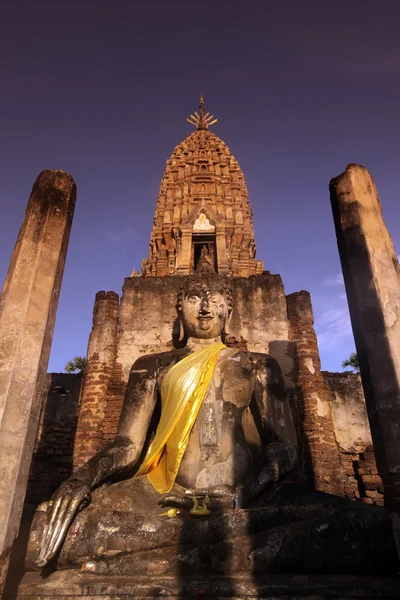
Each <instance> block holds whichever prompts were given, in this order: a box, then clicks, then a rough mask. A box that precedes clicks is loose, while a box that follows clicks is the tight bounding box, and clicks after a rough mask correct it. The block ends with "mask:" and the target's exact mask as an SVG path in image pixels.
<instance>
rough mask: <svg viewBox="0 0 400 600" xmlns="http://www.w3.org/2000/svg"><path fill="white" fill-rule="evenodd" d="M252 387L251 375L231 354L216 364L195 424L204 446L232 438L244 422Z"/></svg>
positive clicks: (201, 445) (200, 441)
mask: <svg viewBox="0 0 400 600" xmlns="http://www.w3.org/2000/svg"><path fill="white" fill-rule="evenodd" d="M253 387H254V383H253V377H252V374H251V373H250V372H249V370H247V369H244V368H243V367H241V366H240V360H235V357H232V358H230V359H228V360H221V361H220V362H219V363H218V364H217V366H216V368H215V371H214V374H213V377H212V379H211V382H210V385H209V386H208V389H207V392H206V394H205V397H204V400H203V402H202V405H201V408H200V410H199V413H198V416H197V419H196V423H195V427H194V433H195V436H196V438H198V441H199V443H200V447H201V448H205V447H215V446H218V445H219V444H220V443H221V440H223V439H224V438H227V437H232V435H233V434H234V432H235V430H236V429H237V427H238V425H239V426H240V425H241V418H242V413H243V410H244V409H245V408H246V407H247V406H248V405H249V403H250V400H251V397H252V393H253Z"/></svg>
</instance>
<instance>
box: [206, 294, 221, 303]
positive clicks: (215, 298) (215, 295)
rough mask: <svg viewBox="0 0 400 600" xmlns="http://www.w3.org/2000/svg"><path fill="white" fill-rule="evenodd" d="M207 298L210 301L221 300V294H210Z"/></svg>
mask: <svg viewBox="0 0 400 600" xmlns="http://www.w3.org/2000/svg"><path fill="white" fill-rule="evenodd" d="M208 298H209V300H211V302H219V301H220V300H221V294H217V293H216V294H210V295H209V297H208Z"/></svg>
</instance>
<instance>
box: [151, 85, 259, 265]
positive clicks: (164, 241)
mask: <svg viewBox="0 0 400 600" xmlns="http://www.w3.org/2000/svg"><path fill="white" fill-rule="evenodd" d="M188 121H189V122H190V123H192V124H194V125H196V131H194V132H193V133H192V134H190V135H189V136H188V137H187V138H186V139H185V140H184V141H183V142H182V143H181V144H179V145H178V146H176V148H175V150H174V151H173V153H172V155H171V157H170V159H169V160H168V161H167V166H166V169H165V171H164V175H163V177H162V180H161V186H160V191H159V194H158V199H157V206H156V210H155V214H154V223H153V228H152V232H151V237H150V250H149V258H148V259H147V260H144V261H143V263H142V273H143V275H148V276H164V275H189V274H190V273H192V272H193V271H194V270H195V269H196V265H197V264H198V261H199V259H200V257H201V255H202V254H203V256H204V254H206V256H207V260H209V261H211V262H212V263H213V265H214V268H215V270H216V271H218V272H219V273H225V274H231V275H238V276H241V277H248V276H249V275H257V274H260V273H262V271H263V268H264V267H263V263H262V261H261V260H256V259H255V254H256V246H255V241H254V230H253V222H252V212H251V209H250V204H249V199H248V192H247V187H246V182H245V179H244V176H243V173H242V171H241V169H240V167H239V164H238V162H237V160H236V159H235V157H234V156H233V154H232V153H231V151H230V150H229V148H228V146H227V145H226V144H225V143H224V142H223V141H222V140H220V139H219V138H218V137H217V136H216V135H215V134H214V133H211V132H210V131H208V125H209V124H212V123H215V122H216V119H213V117H212V115H210V114H209V113H204V102H203V97H202V96H201V97H200V107H199V113H197V112H196V113H195V114H194V115H191V118H190V119H188Z"/></svg>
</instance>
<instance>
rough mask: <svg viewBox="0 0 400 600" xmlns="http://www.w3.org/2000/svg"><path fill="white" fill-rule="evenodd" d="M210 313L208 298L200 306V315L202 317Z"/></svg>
mask: <svg viewBox="0 0 400 600" xmlns="http://www.w3.org/2000/svg"><path fill="white" fill-rule="evenodd" d="M209 312H210V307H209V306H208V298H203V299H202V301H201V304H200V313H201V314H202V315H206V314H208V313H209Z"/></svg>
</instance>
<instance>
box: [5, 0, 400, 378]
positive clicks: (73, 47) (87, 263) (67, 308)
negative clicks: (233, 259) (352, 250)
mask: <svg viewBox="0 0 400 600" xmlns="http://www.w3.org/2000/svg"><path fill="white" fill-rule="evenodd" d="M399 22H400V3H399V2H398V0H385V2H382V3H379V2H377V1H376V0H336V1H335V2H321V0H318V1H316V0H303V1H302V2H298V1H296V0H291V1H287V0H286V1H285V0H280V1H279V2H272V1H266V0H265V1H264V2H263V1H260V0H256V1H254V0H246V1H245V0H241V1H235V0H230V2H228V1H227V0H226V1H223V0H220V1H216V0H214V1H208V0H206V1H202V2H190V0H189V1H186V2H184V1H182V2H177V1H174V0H170V1H168V2H165V1H164V0H163V1H158V2H156V1H154V0H147V1H144V0H143V1H142V2H132V1H128V0H121V1H118V0H117V1H114V2H110V1H108V2H105V1H102V0H97V1H94V0H80V1H77V0H69V1H68V2H65V1H64V0H58V1H57V2H54V0H53V1H50V0H45V1H43V0H35V2H32V1H31V0H27V1H26V2H22V1H21V0H4V1H3V3H2V5H1V8H0V73H1V79H0V81H1V83H2V85H1V93H0V121H1V122H0V126H1V128H0V131H1V137H0V198H1V203H2V213H1V214H2V216H1V220H0V280H1V281H3V279H4V277H5V275H6V271H7V268H8V263H9V260H10V257H11V253H12V250H13V247H14V244H15V240H16V236H17V233H18V230H19V228H20V226H21V224H22V221H23V217H24V211H25V208H26V204H27V201H28V198H29V194H30V191H31V188H32V184H33V182H34V180H35V178H36V177H37V175H38V173H39V172H40V171H41V170H43V169H63V170H65V171H68V172H69V173H71V175H72V176H73V177H74V179H75V181H76V183H77V186H78V200H77V204H76V210H75V216H74V222H73V226H72V234H71V239H70V245H69V252H68V258H67V263H66V268H65V274H64V281H63V286H62V291H61V298H60V303H59V308H58V313H57V323H56V330H55V336H54V340H53V348H52V354H51V359H50V365H49V370H51V371H62V370H63V368H64V365H65V363H66V362H67V361H68V360H69V359H71V358H72V357H73V356H75V355H84V354H85V353H86V346H87V339H88V334H89V331H90V328H91V319H92V309H93V299H94V295H95V293H96V292H97V291H98V290H115V291H117V292H120V291H121V287H122V284H123V280H124V277H127V276H129V274H130V273H131V271H132V269H133V268H136V269H138V270H139V269H140V263H141V260H142V258H143V257H145V256H147V251H148V242H149V236H150V229H151V224H152V218H153V212H154V208H155V203H156V198H157V192H158V187H159V184H160V179H161V175H162V172H163V169H164V166H165V161H166V160H167V159H168V157H169V155H170V154H171V153H172V151H173V149H174V147H175V146H176V145H177V144H178V143H180V142H181V141H182V140H183V139H184V138H185V137H186V136H187V135H188V134H189V133H190V132H191V131H192V129H193V128H192V126H190V125H189V124H188V123H186V120H185V119H186V117H187V116H188V115H189V113H190V112H192V111H193V110H196V109H197V106H198V96H199V91H200V89H202V90H203V92H204V96H205V102H206V109H207V110H209V111H211V112H213V113H214V114H215V115H216V116H218V118H219V123H218V124H217V125H215V126H213V128H212V129H213V131H214V132H215V133H216V135H218V136H219V137H220V138H222V139H223V140H224V141H225V142H226V143H227V144H228V146H229V147H230V148H231V150H232V152H233V154H234V155H235V157H236V158H237V159H238V161H239V163H240V165H241V167H242V169H243V172H244V175H245V177H246V180H247V185H248V188H249V194H250V202H251V205H252V208H253V212H254V222H255V233H256V242H257V257H258V258H262V259H263V260H264V263H265V268H266V269H268V270H270V271H271V272H272V273H280V274H281V276H282V278H283V281H284V284H285V289H286V292H287V293H290V292H293V291H297V290H300V289H307V290H309V291H310V292H311V294H312V299H313V305H314V313H315V317H316V329H317V333H318V335H319V342H320V352H321V357H322V366H323V368H324V369H328V370H341V362H342V360H343V359H344V358H346V357H347V356H348V355H349V353H350V352H351V351H352V350H353V349H354V342H353V338H352V334H351V330H350V325H349V319H348V312H347V305H346V300H345V296H344V287H343V284H342V283H341V278H340V276H339V274H340V264H339V258H338V252H337V246H336V240H335V235H334V227H333V220H332V215H331V209H330V202H329V194H328V185H329V180H330V179H331V178H332V177H334V176H336V175H338V174H339V173H341V172H342V171H343V170H344V169H345V167H346V164H348V163H349V162H357V163H360V164H363V165H364V166H366V167H367V168H368V169H369V170H370V171H371V173H372V175H373V176H374V178H375V181H376V183H377V186H378V190H379V192H380V196H381V200H382V204H383V210H384V217H385V220H386V223H387V225H388V227H389V230H390V232H391V234H392V236H393V240H394V243H395V245H396V247H397V249H398V250H399V248H400V218H399V215H398V210H397V206H398V199H397V198H398V192H397V190H398V188H399V187H400V169H399V164H400V117H399V115H400V110H399V106H400V77H399V75H400V36H399Z"/></svg>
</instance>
